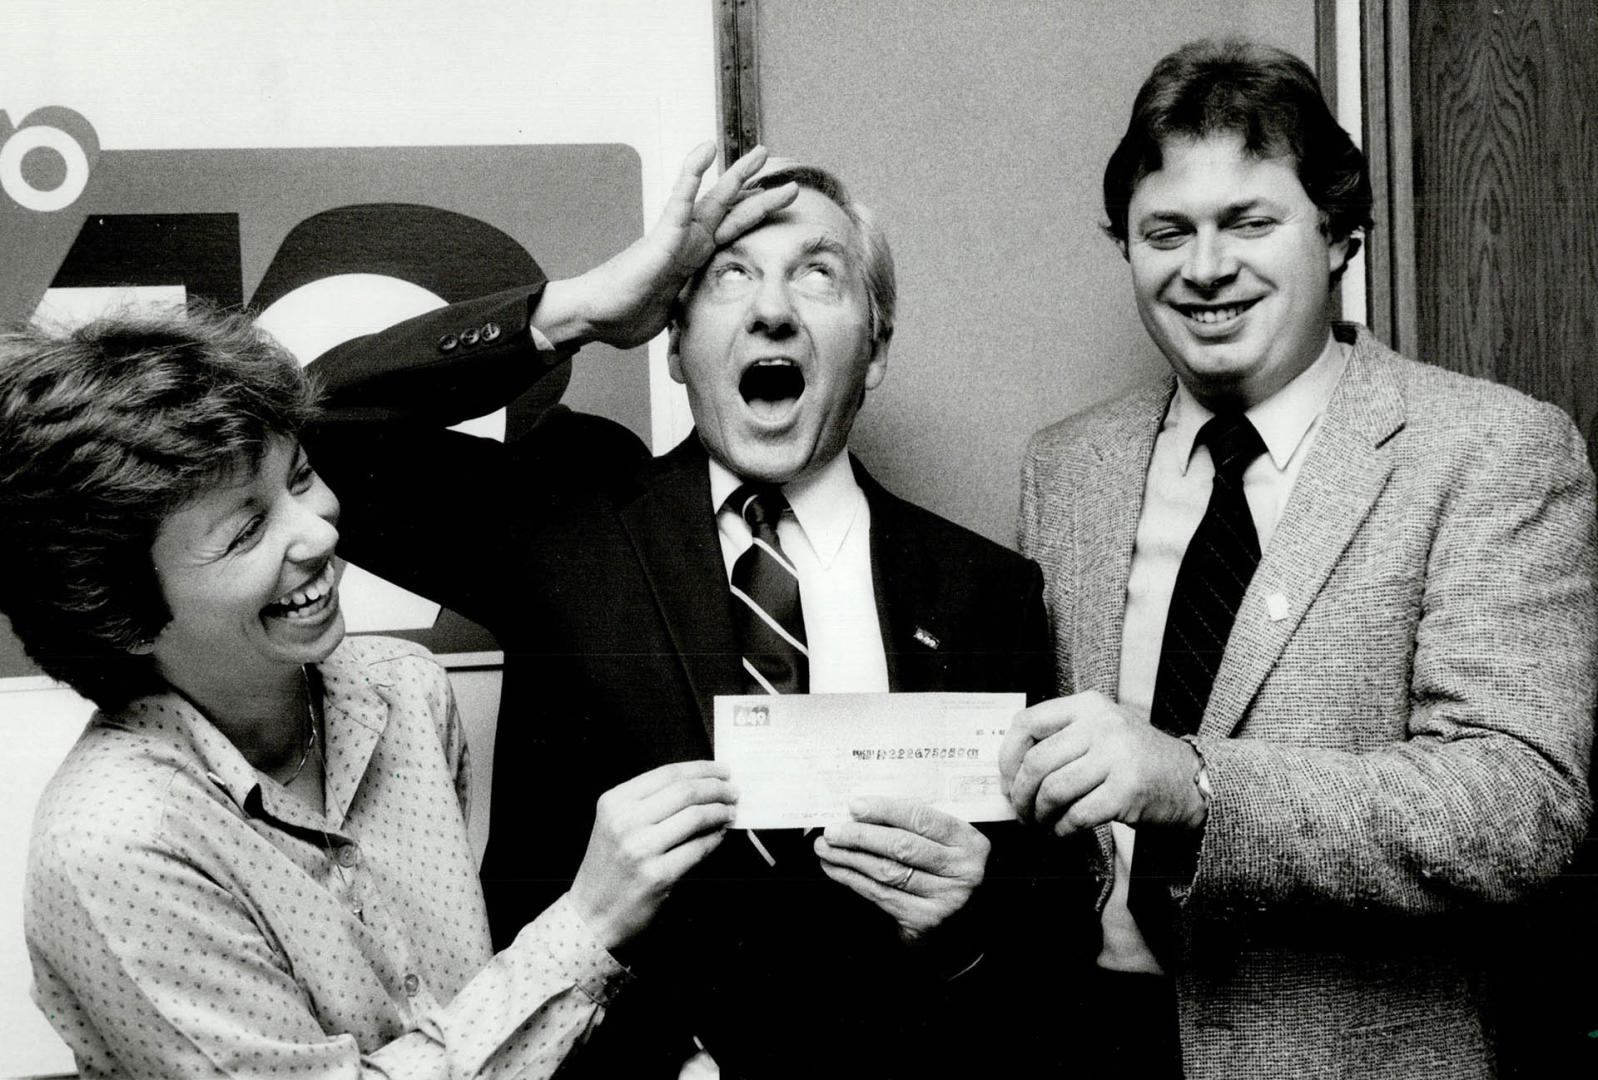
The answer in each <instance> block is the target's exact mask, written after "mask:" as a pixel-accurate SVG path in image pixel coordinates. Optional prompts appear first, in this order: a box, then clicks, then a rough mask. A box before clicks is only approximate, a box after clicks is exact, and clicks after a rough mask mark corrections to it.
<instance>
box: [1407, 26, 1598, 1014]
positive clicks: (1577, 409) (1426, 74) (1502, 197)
mask: <svg viewBox="0 0 1598 1080" xmlns="http://www.w3.org/2000/svg"><path fill="white" fill-rule="evenodd" d="M1410 7H1411V25H1410V78H1411V89H1412V95H1413V96H1412V106H1413V116H1412V120H1413V133H1414V184H1415V188H1414V194H1415V200H1414V205H1415V240H1416V244H1415V250H1416V259H1417V267H1416V269H1417V274H1416V277H1417V280H1418V282H1419V284H1418V286H1417V295H1416V306H1417V315H1418V321H1419V342H1418V348H1417V349H1416V350H1415V351H1417V352H1418V353H1419V358H1420V359H1425V360H1430V361H1432V362H1434V363H1437V364H1441V365H1443V366H1445V367H1449V368H1454V369H1456V370H1459V371H1464V372H1468V373H1470V374H1473V375H1483V376H1486V377H1488V378H1492V379H1496V380H1497V381H1499V382H1503V383H1507V384H1509V385H1511V386H1515V387H1518V388H1520V389H1522V390H1525V391H1526V392H1528V393H1530V394H1533V395H1535V396H1536V397H1539V398H1543V399H1544V400H1547V401H1552V402H1555V403H1557V404H1559V405H1562V406H1564V407H1565V408H1566V409H1567V410H1568V411H1569V412H1570V413H1571V415H1572V416H1573V417H1574V418H1575V420H1576V422H1577V424H1578V425H1579V426H1580V427H1581V429H1582V431H1583V432H1584V433H1585V434H1586V436H1587V446H1588V452H1589V455H1592V456H1593V457H1594V460H1598V453H1595V451H1598V360H1595V355H1598V353H1595V349H1598V0H1497V2H1496V3H1494V2H1490V0H1411V4H1410ZM1595 1026H1598V1025H1595Z"/></svg>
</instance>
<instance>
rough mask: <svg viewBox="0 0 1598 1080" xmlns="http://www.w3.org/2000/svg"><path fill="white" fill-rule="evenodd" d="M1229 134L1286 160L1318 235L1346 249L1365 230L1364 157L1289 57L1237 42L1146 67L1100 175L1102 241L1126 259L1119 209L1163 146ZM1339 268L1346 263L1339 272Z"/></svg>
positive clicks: (1199, 47)
mask: <svg viewBox="0 0 1598 1080" xmlns="http://www.w3.org/2000/svg"><path fill="white" fill-rule="evenodd" d="M1216 134H1236V135H1239V136H1241V137H1242V139H1243V148H1244V150H1245V151H1246V152H1247V153H1249V154H1252V155H1254V156H1256V157H1260V158H1287V159H1290V160H1291V161H1292V162H1293V164H1294V166H1295V167H1296V169H1297V171H1298V182H1299V183H1300V184H1302V185H1303V186H1304V191H1305V192H1306V193H1307V194H1308V195H1309V197H1310V199H1311V200H1312V201H1313V202H1314V203H1315V205H1316V206H1317V207H1319V208H1320V212H1321V231H1322V232H1324V233H1325V234H1326V236H1327V237H1328V238H1329V239H1332V240H1343V239H1348V240H1350V241H1351V242H1352V245H1351V247H1350V249H1349V256H1350V257H1352V256H1353V254H1354V252H1355V251H1357V250H1358V247H1359V238H1358V237H1356V236H1354V232H1355V231H1356V230H1358V229H1362V228H1369V227H1370V224H1371V184H1370V173H1369V171H1368V170H1367V168H1366V164H1365V155H1364V154H1363V153H1361V152H1360V149H1359V147H1357V146H1355V145H1354V140H1353V139H1351V138H1349V136H1348V132H1346V131H1344V130H1343V129H1342V128H1341V127H1340V126H1339V125H1338V123H1337V118H1336V117H1334V116H1333V115H1332V111H1331V110H1330V109H1329V108H1327V107H1326V99H1325V98H1323V97H1322V96H1321V88H1320V84H1319V83H1318V82H1316V81H1315V75H1314V73H1313V72H1311V71H1310V69H1309V67H1308V66H1307V65H1305V63H1304V61H1302V60H1300V59H1299V58H1298V57H1296V56H1294V55H1293V54H1292V53H1289V52H1284V51H1283V50H1281V49H1276V48H1272V47H1271V46H1268V45H1260V44H1257V43H1255V42H1251V41H1244V40H1241V39H1236V38H1233V39H1229V40H1226V41H1218V42H1217V41H1210V40H1207V39H1206V40H1204V41H1195V42H1191V43H1189V44H1187V45H1183V46H1182V47H1181V48H1180V49H1177V50H1176V51H1175V52H1173V53H1171V54H1170V55H1168V56H1166V57H1165V58H1164V59H1162V60H1161V61H1160V62H1159V63H1157V64H1155V65H1154V70H1153V72H1151V73H1150V75H1149V77H1148V79H1147V81H1145V82H1144V83H1143V87H1142V89H1140V90H1139V91H1138V94H1137V100H1136V101H1134V102H1133V103H1132V120H1131V123H1129V124H1128V125H1127V128H1126V134H1125V135H1124V136H1122V137H1121V143H1120V145H1119V146H1117V147H1116V148H1115V153H1113V154H1111V155H1110V162H1109V164H1108V165H1106V166H1105V168H1104V213H1105V214H1106V216H1107V217H1108V218H1109V225H1108V227H1107V228H1108V231H1109V233H1110V235H1111V236H1112V237H1114V238H1115V241H1116V242H1117V243H1118V244H1120V245H1121V249H1122V250H1123V251H1124V250H1125V249H1126V243H1127V208H1128V207H1129V206H1130V205H1131V202H1132V192H1133V190H1134V189H1136V187H1137V185H1138V182H1139V181H1141V180H1142V179H1143V178H1144V177H1145V176H1147V175H1148V174H1149V173H1152V172H1158V171H1159V169H1160V163H1161V147H1162V146H1163V144H1164V143H1165V142H1166V140H1168V139H1203V138H1206V137H1208V136H1210V135H1216ZM1345 265H1346V263H1345Z"/></svg>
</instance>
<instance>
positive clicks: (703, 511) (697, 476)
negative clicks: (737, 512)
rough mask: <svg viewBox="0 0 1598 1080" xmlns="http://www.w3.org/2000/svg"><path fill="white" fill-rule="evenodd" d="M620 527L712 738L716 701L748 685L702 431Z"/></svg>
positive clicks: (680, 448) (651, 481) (624, 513)
mask: <svg viewBox="0 0 1598 1080" xmlns="http://www.w3.org/2000/svg"><path fill="white" fill-rule="evenodd" d="M621 521H622V526H623V528H624V529H626V531H627V535H628V538H629V539H630V540H631V541H632V545H633V548H634V550H635V551H636V552H637V554H638V562H639V565H640V566H641V567H642V568H643V572H644V576H645V577H646V578H647V579H648V581H649V587H650V589H651V590H652V591H653V592H654V597H655V602H656V604H657V605H658V606H659V608H660V613H661V616H662V618H663V619H664V620H665V623H666V632H667V634H668V635H669V636H670V637H671V643H672V647H673V650H674V651H675V652H676V654H677V658H678V660H679V661H680V662H681V663H682V665H683V669H684V671H685V672H686V674H687V676H688V682H689V685H690V686H691V687H692V688H693V693H694V699H695V701H696V702H697V704H698V706H699V718H700V721H701V722H702V723H703V724H704V728H705V733H706V735H707V737H708V736H710V735H712V734H713V731H714V726H713V723H712V717H713V709H714V700H713V699H714V698H715V696H716V695H717V694H726V693H736V692H737V688H738V687H739V685H740V682H741V680H740V676H739V667H738V656H739V652H738V644H737V640H736V637H735V635H734V632H733V626H732V613H731V610H730V608H729V606H728V603H729V601H728V595H729V594H728V591H727V570H726V566H725V564H724V563H723V562H722V558H721V543H720V541H719V540H718V538H717V536H716V516H715V513H714V510H713V507H712V506H711V505H710V473H709V466H708V464H707V459H706V456H705V450H704V447H703V446H701V445H700V442H699V434H698V432H697V431H695V432H691V433H690V434H689V436H688V437H687V438H686V439H684V440H683V441H682V442H681V443H679V444H678V445H677V447H676V449H674V450H672V451H671V452H670V453H668V454H667V455H666V456H664V457H662V458H659V459H657V460H656V461H655V462H653V464H652V465H651V468H650V472H649V477H648V480H647V482H646V486H645V489H644V492H643V494H642V495H640V496H639V497H638V498H636V499H635V500H633V501H632V502H631V503H629V504H627V505H626V506H624V507H622V510H621Z"/></svg>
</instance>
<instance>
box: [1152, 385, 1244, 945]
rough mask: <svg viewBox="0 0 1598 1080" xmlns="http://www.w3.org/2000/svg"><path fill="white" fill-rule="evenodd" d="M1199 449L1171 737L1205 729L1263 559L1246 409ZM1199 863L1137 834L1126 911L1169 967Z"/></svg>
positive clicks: (1163, 712) (1186, 844) (1159, 711)
mask: <svg viewBox="0 0 1598 1080" xmlns="http://www.w3.org/2000/svg"><path fill="white" fill-rule="evenodd" d="M1198 443H1202V444H1204V445H1206V446H1208V447H1209V448H1210V459H1211V460H1212V461H1214V462H1215V481H1214V485H1213V486H1212V487H1211V489H1210V503H1209V506H1208V507H1207V508H1206V509H1205V511H1204V518H1203V520H1201V521H1200V522H1199V526H1198V529H1197V530H1196V531H1195V532H1194V533H1193V539H1192V540H1190V541H1189V542H1188V545H1187V552H1186V554H1184V555H1183V556H1182V566H1181V568H1180V569H1179V570H1178V571H1177V574H1176V586H1175V588H1173V589H1172V591H1171V606H1170V609H1169V611H1168V612H1167V614H1166V617H1165V637H1164V638H1163V639H1162V641H1161V644H1160V666H1159V671H1158V673H1157V674H1156V675H1155V677H1154V700H1153V703H1152V704H1151V706H1150V709H1149V720H1150V722H1151V723H1153V724H1154V725H1155V726H1156V727H1158V728H1160V729H1161V730H1162V731H1165V732H1168V733H1170V734H1172V735H1195V734H1197V733H1198V729H1199V721H1200V720H1202V719H1203V718H1204V709H1205V706H1206V705H1208V704H1209V700H1210V690H1211V689H1212V688H1213V687H1214V685H1215V673H1216V672H1217V671H1219V670H1220V667H1221V657H1222V655H1223V654H1224V653H1225V652H1226V640H1227V638H1229V637H1230V636H1231V634H1232V623H1233V622H1235V621H1236V619H1237V608H1238V605H1239V604H1241V603H1242V602H1243V593H1244V592H1245V591H1247V589H1248V583H1249V581H1250V580H1251V579H1252V578H1253V577H1254V571H1255V569H1256V568H1257V567H1258V566H1259V562H1260V541H1259V532H1258V531H1257V530H1256V529H1255V527H1254V516H1253V515H1252V514H1251V513H1249V509H1248V500H1247V499H1245V498H1244V497H1243V472H1244V470H1246V469H1247V468H1248V467H1249V465H1250V464H1252V463H1253V461H1254V459H1256V458H1258V457H1259V456H1260V455H1261V454H1263V453H1264V452H1265V443H1264V442H1263V441H1262V440H1261V439H1260V435H1259V432H1258V431H1255V430H1254V425H1253V424H1251V423H1249V420H1248V417H1246V416H1244V415H1243V414H1242V413H1223V414H1218V415H1216V416H1214V417H1212V418H1211V419H1210V420H1209V422H1207V423H1206V424H1205V425H1204V426H1203V427H1202V428H1200V429H1199V433H1198V438H1197V439H1196V440H1195V444H1198ZM1197 860H1198V851H1197V838H1196V837H1193V836H1191V835H1187V834H1183V833H1181V832H1179V831H1173V830H1169V829H1163V828H1159V827H1155V826H1151V827H1139V828H1138V830H1137V842H1136V846H1135V847H1134V848H1133V849H1132V875H1131V880H1129V881H1128V882H1127V893H1126V906H1127V910H1128V911H1130V912H1131V913H1132V917H1133V918H1134V919H1136V920H1137V926H1138V930H1139V931H1140V932H1141V933H1142V934H1143V940H1144V941H1146V942H1147V943H1148V946H1149V950H1150V951H1151V952H1153V953H1154V956H1155V959H1157V960H1159V962H1160V965H1161V966H1162V967H1165V968H1166V969H1167V970H1169V968H1170V965H1171V963H1172V961H1173V960H1175V959H1176V956H1177V952H1178V942H1177V927H1178V926H1179V924H1180V914H1179V912H1178V911H1177V907H1176V901H1175V900H1174V899H1173V898H1172V896H1171V891H1170V887H1171V886H1172V885H1174V884H1183V883H1186V882H1188V881H1191V880H1192V878H1193V874H1194V872H1195V870H1196V869H1197V865H1198V863H1197Z"/></svg>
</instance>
